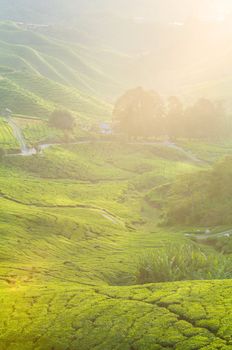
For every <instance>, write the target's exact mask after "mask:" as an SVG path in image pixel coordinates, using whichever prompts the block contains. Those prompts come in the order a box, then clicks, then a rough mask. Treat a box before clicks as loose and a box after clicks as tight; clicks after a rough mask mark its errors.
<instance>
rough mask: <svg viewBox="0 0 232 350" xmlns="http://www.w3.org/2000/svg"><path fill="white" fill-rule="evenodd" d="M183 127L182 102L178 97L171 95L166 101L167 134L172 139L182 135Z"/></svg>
mask: <svg viewBox="0 0 232 350" xmlns="http://www.w3.org/2000/svg"><path fill="white" fill-rule="evenodd" d="M184 129H185V120H184V107H183V104H182V102H181V101H180V99H179V98H178V97H176V96H171V97H169V98H168V101H167V134H168V136H169V137H170V138H173V139H175V138H177V137H182V136H183V135H184Z"/></svg>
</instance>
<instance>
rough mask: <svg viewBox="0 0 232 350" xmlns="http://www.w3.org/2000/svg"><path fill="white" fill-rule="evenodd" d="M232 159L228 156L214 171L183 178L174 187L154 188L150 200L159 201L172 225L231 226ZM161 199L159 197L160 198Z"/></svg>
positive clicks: (167, 220)
mask: <svg viewBox="0 0 232 350" xmlns="http://www.w3.org/2000/svg"><path fill="white" fill-rule="evenodd" d="M231 174H232V159H231V157H227V158H225V159H224V160H222V161H220V162H218V163H216V164H215V165H214V167H213V168H212V169H210V170H205V171H200V172H198V173H196V174H190V175H189V176H183V177H180V178H179V179H178V180H177V181H176V182H175V183H174V184H173V185H171V186H166V187H162V188H159V189H154V190H153V191H151V192H150V193H149V194H148V196H147V198H148V199H149V201H150V202H151V203H152V202H154V203H155V202H156V199H157V198H159V201H160V205H161V206H162V208H163V214H164V216H165V217H166V219H165V220H166V223H168V224H171V225H173V224H182V225H198V226H204V227H207V226H220V225H230V224H231V222H232V216H231V211H230V207H231V198H232V192H231V185H230V179H231ZM157 196H158V197H157Z"/></svg>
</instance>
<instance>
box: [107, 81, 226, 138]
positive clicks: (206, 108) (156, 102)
mask: <svg viewBox="0 0 232 350" xmlns="http://www.w3.org/2000/svg"><path fill="white" fill-rule="evenodd" d="M113 116H114V129H115V131H116V132H120V133H124V134H127V135H128V136H130V137H151V136H154V137H157V136H169V137H170V138H173V139H175V138H178V137H184V138H185V137H186V138H211V137H222V136H225V135H226V134H227V135H228V132H229V126H230V125H229V124H228V118H227V115H226V112H225V109H224V106H223V104H222V103H220V102H213V101H211V100H208V99H204V98H201V99H199V100H198V101H197V102H196V103H195V104H193V105H191V106H187V107H185V106H184V105H183V103H182V102H181V101H180V99H179V98H178V97H176V96H172V97H169V98H168V99H167V100H165V101H164V100H163V99H162V98H161V96H160V95H158V94H157V93H156V92H154V91H146V90H144V89H143V88H140V87H139V88H136V89H133V90H129V91H127V92H126V93H125V94H124V95H123V96H121V97H120V98H119V99H118V101H117V102H116V104H115V107H114V112H113Z"/></svg>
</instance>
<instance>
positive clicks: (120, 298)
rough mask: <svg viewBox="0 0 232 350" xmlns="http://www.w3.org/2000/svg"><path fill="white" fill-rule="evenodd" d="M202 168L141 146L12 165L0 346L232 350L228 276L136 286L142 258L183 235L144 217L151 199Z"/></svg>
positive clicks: (2, 170)
mask: <svg viewBox="0 0 232 350" xmlns="http://www.w3.org/2000/svg"><path fill="white" fill-rule="evenodd" d="M64 160H65V168H66V171H65V172H64V170H63V168H64V164H63V162H64ZM41 162H43V163H41ZM32 164H33V166H32ZM180 164H182V166H180ZM55 165H56V168H55ZM44 168H45V169H47V170H48V171H47V174H50V179H47V176H46V175H47V174H46V173H45V171H44V170H43V169H44ZM49 169H50V170H49ZM86 169H88V171H87V170H86ZM139 170H140V171H139ZM196 170H197V166H196V165H194V164H191V163H188V161H187V160H186V159H183V154H182V153H180V154H179V153H178V152H177V151H175V150H170V149H167V148H165V147H164V148H160V147H158V146H142V145H122V146H121V147H118V145H116V146H115V145H111V144H104V145H100V144H97V145H95V146H94V147H93V146H92V145H82V146H80V145H79V146H78V147H77V148H76V149H71V148H69V147H66V148H60V147H58V148H54V149H50V150H47V151H46V152H45V154H44V156H42V155H41V156H39V157H38V156H37V157H30V158H22V157H13V158H8V159H6V161H4V162H3V163H2V164H1V167H0V187H1V198H0V227H1V235H0V250H1V254H0V257H1V258H0V276H1V278H0V286H1V297H0V300H1V304H2V305H1V320H0V325H1V329H2V332H1V336H0V345H1V349H3V350H12V349H14V350H27V349H28V350H32V349H33V350H52V349H55V350H59V349H60V350H63V349H73V350H74V349H75V350H76V349H77V348H78V349H80V350H92V349H98V350H100V349H101V350H111V349H112V350H113V349H120V350H132V349H136V350H143V349H144V350H145V349H146V350H149V349H151V350H153V349H155V350H156V349H160V350H162V349H173V348H174V349H180V350H182V349H186V350H193V349H196V350H197V349H204V350H210V349H230V348H231V340H232V338H231V335H232V333H231V332H232V329H231V324H232V322H231V321H232V319H231V302H232V300H231V293H230V290H231V287H232V285H231V282H230V281H210V282H206V281H201V282H181V283H179V282H177V283H166V284H151V285H145V286H136V285H133V284H134V283H135V271H136V266H137V258H138V256H139V255H140V254H142V253H144V252H145V251H146V250H149V249H151V248H154V249H158V248H160V247H162V246H165V245H166V244H168V243H169V242H170V241H173V242H177V243H179V244H182V243H183V242H185V241H186V240H187V238H186V237H185V236H184V235H183V234H182V233H180V232H177V230H173V229H172V230H171V229H162V228H158V227H157V226H156V224H155V221H156V218H155V217H154V212H153V214H152V215H150V216H149V217H146V216H144V209H145V208H144V201H143V196H144V194H145V193H146V192H147V191H148V190H149V189H150V188H151V187H152V185H154V182H153V181H157V184H162V183H165V182H166V181H170V180H172V179H173V176H176V175H177V174H181V173H182V174H183V173H185V172H186V171H188V172H192V171H196ZM138 173H139V174H138ZM151 174H153V181H151ZM9 175H10V176H9ZM93 179H94V180H95V181H100V182H98V183H97V184H93V183H92V181H93ZM112 180H113V181H112ZM146 215H148V213H147V212H146ZM148 227H149V229H148Z"/></svg>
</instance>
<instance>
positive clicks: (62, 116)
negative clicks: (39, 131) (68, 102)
mask: <svg viewBox="0 0 232 350" xmlns="http://www.w3.org/2000/svg"><path fill="white" fill-rule="evenodd" d="M49 123H50V125H51V126H52V127H54V128H57V129H61V130H72V129H73V128H74V126H75V119H74V117H73V115H72V114H71V113H70V112H68V111H65V110H63V111H62V110H55V111H54V112H53V113H52V114H51V115H50V118H49Z"/></svg>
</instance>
